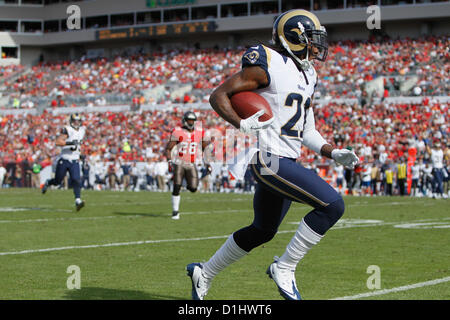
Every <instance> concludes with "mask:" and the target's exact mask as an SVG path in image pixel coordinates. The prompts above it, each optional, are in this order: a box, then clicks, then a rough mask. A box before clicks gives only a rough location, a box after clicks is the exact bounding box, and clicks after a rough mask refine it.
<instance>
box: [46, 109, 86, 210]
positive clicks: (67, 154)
mask: <svg viewBox="0 0 450 320" xmlns="http://www.w3.org/2000/svg"><path fill="white" fill-rule="evenodd" d="M85 133H86V128H85V127H83V126H82V119H81V116H80V114H78V113H74V114H71V115H70V118H69V125H68V126H65V127H63V129H62V130H61V133H60V135H59V136H57V137H56V142H55V144H56V146H58V147H61V154H60V156H59V157H58V159H57V161H56V169H55V177H54V178H53V179H50V180H47V181H46V182H45V184H44V186H43V188H42V193H43V194H45V193H46V192H47V189H48V187H49V186H58V185H60V184H61V182H62V180H63V179H64V177H65V176H66V174H67V171H68V172H69V175H70V179H71V182H72V187H73V193H74V195H75V208H76V210H77V211H80V209H81V208H83V207H84V205H85V203H84V201H83V200H81V176H80V162H79V161H80V147H81V143H82V141H83V139H84V136H85Z"/></svg>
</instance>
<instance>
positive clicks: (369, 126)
mask: <svg viewBox="0 0 450 320" xmlns="http://www.w3.org/2000/svg"><path fill="white" fill-rule="evenodd" d="M315 108H316V111H315V113H316V125H317V126H318V127H320V128H321V131H322V134H323V135H324V137H325V138H326V139H327V140H328V141H330V142H331V143H333V144H334V145H337V146H341V147H351V148H354V149H355V150H356V152H357V154H358V155H359V156H360V159H361V163H362V165H361V166H360V167H359V168H357V169H356V170H354V172H353V173H352V175H354V174H355V173H357V175H356V177H355V178H354V179H353V181H352V183H351V184H352V185H355V183H356V184H357V185H358V186H359V184H358V181H359V180H361V181H362V179H359V178H357V177H359V173H360V172H361V171H359V170H362V168H364V166H367V165H368V164H373V165H376V166H378V167H379V169H381V167H382V166H386V165H387V164H389V165H391V166H393V167H395V165H396V164H398V163H399V162H404V161H406V159H407V158H408V156H410V155H411V152H414V156H415V158H416V159H417V161H418V162H419V161H422V163H424V164H425V163H430V156H429V154H428V152H427V146H433V145H434V144H435V143H436V142H440V143H441V148H442V149H443V150H444V153H445V157H446V158H445V160H446V161H447V162H446V164H447V167H448V164H449V163H450V142H449V139H448V137H449V133H450V128H449V127H448V120H449V115H450V109H449V103H438V102H437V101H435V100H431V101H430V100H429V99H424V100H423V101H422V102H421V103H420V104H412V103H409V104H378V105H367V106H364V107H362V106H361V105H360V104H358V103H355V104H353V105H347V104H336V103H329V104H326V105H323V106H320V105H316V106H315ZM196 112H197V114H198V115H199V118H200V119H201V123H202V126H203V127H204V128H205V130H207V131H210V132H211V131H212V130H214V132H215V137H219V139H224V140H223V141H218V140H217V138H216V141H215V143H216V144H217V145H216V149H223V148H224V146H225V151H224V152H222V153H220V152H217V153H216V161H218V162H222V161H223V160H224V159H225V160H226V161H228V160H229V159H230V158H226V154H227V152H228V153H229V154H232V155H237V154H239V152H241V151H243V149H244V146H243V145H242V144H238V143H236V140H227V137H228V139H229V135H227V134H226V130H227V129H230V128H231V127H230V126H229V125H227V124H226V123H225V122H224V121H223V120H221V118H220V117H218V116H217V115H216V113H215V112H214V111H212V110H203V111H200V110H196ZM182 113H183V111H182V110H181V109H174V110H173V111H172V112H166V111H160V110H155V111H140V112H116V113H115V112H106V113H100V112H91V113H85V114H83V116H84V125H85V126H86V127H87V137H86V139H85V141H84V143H83V154H84V155H86V160H85V162H86V163H87V164H89V166H90V167H92V168H97V169H95V170H97V176H98V179H97V180H99V181H103V183H99V184H100V185H101V184H104V185H105V186H106V185H107V187H108V188H116V186H115V183H118V182H121V181H122V179H121V176H122V175H123V168H122V166H124V165H130V166H131V164H133V163H136V162H138V163H147V164H148V165H149V166H150V167H149V168H147V169H146V170H147V173H146V174H147V175H148V176H149V177H151V178H148V181H154V182H155V183H154V184H152V185H155V186H156V185H157V182H158V178H157V176H162V177H164V179H166V180H168V179H167V177H168V172H166V171H167V165H166V159H165V158H164V156H163V154H164V148H165V146H166V144H167V141H168V139H169V137H170V133H171V130H172V129H173V128H175V127H176V126H177V125H179V124H180V119H181V116H182ZM66 124H67V116H66V115H53V114H52V113H51V112H44V113H43V114H41V115H37V116H34V115H29V114H28V115H21V114H18V115H5V116H2V117H1V118H0V159H1V163H3V167H4V168H6V174H5V175H4V176H1V175H0V178H3V179H2V180H3V183H4V184H5V182H6V184H7V185H9V186H33V187H37V186H38V185H37V184H36V183H35V184H33V185H31V181H32V180H31V176H32V173H33V166H39V167H40V169H43V168H45V167H46V166H50V165H51V164H52V161H53V159H55V157H56V156H57V154H58V152H59V150H58V148H57V147H55V145H54V140H55V137H56V136H57V135H58V134H59V131H58V130H60V129H61V128H62V127H63V126H64V125H66ZM222 137H223V138H222ZM219 143H222V144H219ZM230 148H231V149H230ZM412 150H414V151H412ZM299 161H301V162H302V163H304V164H305V165H308V166H310V167H311V168H314V167H316V168H319V167H322V168H326V170H324V171H319V174H321V175H323V176H328V177H329V178H330V179H331V181H332V182H333V183H335V182H336V174H334V173H333V170H332V167H330V164H331V163H330V162H329V161H328V160H326V159H325V158H323V157H320V156H317V155H316V154H314V153H313V152H311V151H309V150H307V149H304V151H303V155H302V156H301V159H299ZM140 168H141V169H142V166H141V167H140ZM95 170H94V171H95ZM126 171H127V172H128V171H130V170H126ZM220 171H221V172H220V176H219V177H214V178H217V179H219V180H220V181H222V180H223V181H225V179H223V178H224V177H223V175H224V174H228V173H227V172H223V171H224V170H220ZM118 172H120V173H118ZM156 172H159V173H156ZM112 173H114V174H115V175H116V177H115V180H114V183H111V180H108V179H106V177H109V176H111V174H112ZM27 174H28V176H27ZM169 176H170V175H169ZM159 179H161V178H159ZM358 179H359V180H358ZM211 180H212V181H213V180H214V179H211ZM212 181H211V183H213V182H212ZM244 182H245V181H243V182H242V183H244ZM149 183H150V182H149ZM113 184H114V186H113ZM105 186H103V187H105ZM158 186H159V188H163V187H161V184H159V185H158ZM221 186H222V188H227V186H226V185H225V183H221ZM120 187H122V188H123V187H124V186H123V185H122V186H120V184H119V185H118V186H117V188H120ZM99 188H100V186H99ZM164 188H165V187H164ZM164 188H163V189H164ZM347 189H350V191H352V189H354V188H347ZM356 189H358V190H359V189H361V187H360V186H359V187H356ZM375 193H376V192H375Z"/></svg>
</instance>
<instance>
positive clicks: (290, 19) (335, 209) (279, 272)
mask: <svg viewBox="0 0 450 320" xmlns="http://www.w3.org/2000/svg"><path fill="white" fill-rule="evenodd" d="M272 38H273V39H272V40H273V46H271V47H268V46H265V45H258V46H255V47H251V48H249V49H248V50H247V51H246V52H245V53H244V55H243V58H242V70H241V71H240V72H238V73H236V74H235V75H233V76H231V77H230V78H229V79H228V80H226V81H225V82H224V83H223V84H222V85H220V86H219V87H218V88H217V89H216V90H215V91H214V92H213V93H212V95H211V98H210V103H211V106H212V108H213V109H214V110H215V111H216V112H217V113H218V114H219V115H220V116H221V117H222V118H223V119H225V120H226V121H228V122H229V123H231V124H232V125H233V126H234V127H236V128H239V130H240V131H241V132H244V133H256V134H257V137H258V145H259V151H258V152H256V153H255V155H254V157H253V159H252V161H251V162H250V168H251V171H252V173H253V175H254V177H255V179H256V181H257V186H256V191H255V195H254V200H253V208H254V220H253V222H252V223H251V224H250V225H249V226H246V227H244V228H242V229H240V230H237V231H236V232H234V233H233V234H232V235H230V236H229V237H228V239H227V240H226V241H225V243H224V244H223V245H222V246H221V247H220V248H219V249H218V250H217V251H216V252H215V254H214V255H213V256H212V257H211V258H210V259H209V260H208V261H207V262H205V263H191V264H189V265H187V267H186V269H187V272H188V276H190V278H191V280H192V298H193V299H198V300H202V299H203V298H204V297H205V295H206V294H207V293H208V289H209V288H210V285H211V282H212V279H213V278H214V277H215V276H216V275H217V274H218V273H219V272H220V271H222V270H223V269H224V268H225V267H227V266H229V265H230V264H231V263H233V262H236V261H238V260H239V259H241V258H242V257H244V256H245V255H247V254H248V253H249V252H250V251H251V250H252V249H254V248H256V247H258V246H260V245H262V244H263V243H266V242H268V241H270V240H271V239H272V238H273V237H274V236H275V234H276V233H277V230H278V227H279V225H280V223H281V222H282V220H283V218H284V216H285V215H286V213H287V212H288V209H289V207H290V205H291V202H292V201H295V202H300V203H305V204H308V205H310V206H312V210H311V211H310V212H309V213H308V214H307V215H306V216H305V217H304V218H303V219H302V221H301V222H300V225H299V227H298V229H297V231H296V233H295V235H294V236H293V238H292V239H291V241H290V243H289V244H288V245H287V247H286V250H285V252H284V253H283V255H281V257H280V258H278V257H275V259H274V261H273V262H272V263H270V264H269V266H268V269H267V274H268V275H269V277H270V278H271V279H273V280H274V282H275V284H276V285H277V287H278V291H279V292H280V294H281V296H282V297H283V298H285V299H289V300H300V298H301V297H300V293H299V290H298V288H297V284H296V280H295V270H296V266H297V264H298V263H299V261H300V260H301V259H302V258H303V257H304V256H305V254H306V253H307V252H308V251H309V250H310V249H311V248H312V247H313V246H314V245H316V244H317V243H319V241H320V240H321V239H322V238H323V236H324V235H325V233H326V231H327V230H329V229H330V228H331V227H332V226H333V225H334V224H335V223H336V222H337V221H338V219H339V218H340V217H341V216H342V215H343V213H344V201H343V199H342V197H341V195H340V194H339V193H338V192H336V191H335V190H334V188H333V187H331V186H330V185H329V184H328V183H327V182H325V181H324V180H323V179H321V178H320V177H319V176H318V175H317V174H316V173H314V172H313V171H311V170H308V169H306V168H305V167H304V166H302V165H301V164H299V163H297V162H296V159H297V158H299V156H300V149H301V145H302V144H303V145H305V146H306V147H307V148H309V149H311V150H313V151H315V152H317V153H318V154H320V155H322V156H325V157H327V158H330V159H333V160H334V161H335V162H336V163H338V164H342V165H343V166H345V167H349V168H353V167H354V166H355V165H356V164H357V163H358V161H359V159H358V157H357V156H356V154H355V153H353V152H352V151H350V150H348V149H335V148H333V147H332V145H331V144H329V143H327V142H326V141H325V139H324V138H323V137H322V136H321V134H320V133H319V132H318V131H317V130H316V129H315V123H314V114H313V107H312V103H311V102H312V98H313V94H314V89H315V87H316V83H317V74H316V71H315V69H314V67H313V59H317V60H320V61H324V60H325V59H326V57H327V52H328V45H327V33H326V31H325V28H324V27H323V26H321V24H320V22H319V19H318V18H317V17H316V16H315V15H314V14H312V13H311V12H308V11H306V10H291V11H288V12H285V13H283V14H281V15H280V16H279V17H278V18H277V19H276V21H275V22H274V25H273V37H272ZM241 91H254V92H256V93H258V94H260V95H261V96H263V97H264V98H265V99H266V100H267V101H268V102H269V104H270V106H271V108H272V113H273V117H272V118H271V119H270V120H267V121H265V122H260V121H259V120H258V117H259V116H260V115H261V112H258V113H256V114H254V115H253V116H251V117H249V118H247V119H245V120H243V119H241V118H240V117H239V116H238V115H237V114H236V112H235V111H234V110H233V108H232V105H231V103H230V97H231V96H233V95H234V94H236V93H238V92H241ZM274 164H277V165H274ZM273 167H277V168H275V169H274V168H273Z"/></svg>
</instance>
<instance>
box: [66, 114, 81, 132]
mask: <svg viewBox="0 0 450 320" xmlns="http://www.w3.org/2000/svg"><path fill="white" fill-rule="evenodd" d="M69 123H70V126H71V127H72V128H74V129H76V130H78V129H79V128H80V127H81V125H82V120H81V116H80V115H79V114H78V113H74V114H71V115H70V119H69Z"/></svg>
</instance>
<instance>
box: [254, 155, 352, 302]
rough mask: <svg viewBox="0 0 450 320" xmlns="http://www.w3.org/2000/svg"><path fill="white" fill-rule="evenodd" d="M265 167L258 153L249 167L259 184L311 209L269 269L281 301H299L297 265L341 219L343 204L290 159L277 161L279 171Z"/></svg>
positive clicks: (327, 186) (320, 179)
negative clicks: (296, 278)
mask: <svg viewBox="0 0 450 320" xmlns="http://www.w3.org/2000/svg"><path fill="white" fill-rule="evenodd" d="M267 163H268V162H267V160H266V159H264V157H263V156H262V155H261V154H260V153H258V154H257V161H256V162H255V163H253V164H251V167H252V170H253V173H254V175H255V178H256V180H258V182H260V183H262V184H264V185H266V186H267V187H268V188H269V189H270V190H271V191H272V192H274V193H277V194H279V195H280V196H282V197H285V198H287V199H290V200H292V201H296V202H301V203H307V204H309V205H311V206H312V207H313V208H314V209H313V210H312V211H310V212H309V213H308V214H307V215H306V216H305V217H304V218H303V219H302V221H301V222H300V225H299V227H298V229H297V231H296V233H295V235H294V236H293V238H292V239H291V241H290V243H289V244H288V245H287V247H286V250H285V252H284V253H283V255H282V256H281V257H280V258H279V259H277V258H276V259H275V261H274V262H273V263H272V264H271V265H270V266H269V269H268V273H269V275H270V276H271V278H272V279H274V280H275V283H276V284H277V286H278V289H279V291H280V293H281V295H282V296H283V297H284V298H286V299H300V295H299V293H298V291H297V290H296V286H295V277H294V272H295V269H296V267H297V264H298V263H299V262H300V260H301V259H303V257H304V256H305V255H306V253H307V252H308V251H309V250H310V249H311V248H312V247H313V246H314V245H316V244H317V243H319V241H320V240H321V239H322V238H323V236H324V234H325V233H326V231H328V230H329V229H330V228H331V227H332V226H333V225H334V224H335V223H336V222H337V221H338V220H339V218H340V217H341V216H342V215H343V213H344V208H345V207H344V201H343V200H342V197H341V196H340V195H339V193H337V192H336V190H334V188H332V187H331V186H330V185H329V184H328V183H327V182H326V181H324V180H323V179H322V178H320V177H319V176H318V175H317V174H316V173H315V172H313V171H311V170H309V169H306V168H305V167H303V166H302V165H300V164H298V163H296V162H295V161H293V160H292V159H286V158H280V159H279V166H278V170H272V169H271V168H270V166H269V165H267Z"/></svg>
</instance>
